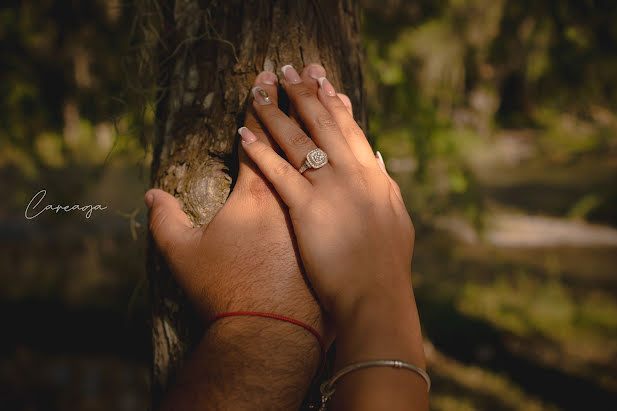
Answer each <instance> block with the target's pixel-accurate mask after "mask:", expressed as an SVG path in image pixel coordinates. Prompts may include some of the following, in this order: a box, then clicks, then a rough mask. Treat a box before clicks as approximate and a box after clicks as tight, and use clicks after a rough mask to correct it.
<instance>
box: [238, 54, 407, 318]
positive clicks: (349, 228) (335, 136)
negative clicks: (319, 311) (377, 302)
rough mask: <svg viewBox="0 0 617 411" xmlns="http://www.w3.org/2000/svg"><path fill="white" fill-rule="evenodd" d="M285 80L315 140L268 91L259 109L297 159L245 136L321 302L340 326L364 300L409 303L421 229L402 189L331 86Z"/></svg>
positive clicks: (290, 74)
mask: <svg viewBox="0 0 617 411" xmlns="http://www.w3.org/2000/svg"><path fill="white" fill-rule="evenodd" d="M305 71H306V70H305ZM284 74H285V79H284V80H282V84H283V86H284V87H285V90H286V92H287V94H288V96H289V98H290V101H291V103H292V106H293V108H294V109H295V111H296V113H297V116H298V118H299V119H300V121H301V123H302V124H303V125H304V127H305V128H306V130H307V131H308V134H309V135H310V137H309V135H307V134H306V133H305V132H304V131H303V129H302V128H301V126H300V125H298V124H297V122H295V121H293V120H292V119H290V118H289V117H287V116H286V115H285V114H284V113H283V112H282V111H281V110H279V108H278V107H277V105H276V104H273V102H272V99H271V98H270V97H269V96H268V92H267V91H266V90H264V89H263V88H256V89H253V93H254V95H255V101H254V103H253V106H254V108H255V111H256V112H257V115H258V116H259V119H260V121H261V123H262V124H263V125H264V126H265V128H267V130H268V132H269V133H270V135H271V136H272V137H273V138H274V139H275V140H276V142H277V143H278V145H279V146H280V147H281V148H282V150H283V151H284V152H285V154H286V155H287V159H288V160H285V159H283V158H282V157H281V156H279V155H278V154H277V153H276V152H275V151H274V150H273V149H272V147H271V146H270V145H269V144H268V142H267V139H265V138H264V137H263V136H258V135H255V134H254V133H252V132H251V130H250V129H249V128H241V129H240V133H241V135H242V139H243V147H244V150H245V151H246V152H247V154H248V155H249V156H250V157H251V158H252V159H253V161H254V162H255V163H256V164H257V166H258V167H259V168H260V169H261V171H262V172H263V174H264V175H265V176H266V178H268V180H270V182H271V183H272V184H273V186H274V187H275V189H276V190H277V191H278V193H279V194H280V196H281V198H282V199H283V201H284V202H285V203H286V204H287V206H288V207H289V214H290V216H291V221H292V224H293V228H294V232H295V235H296V238H297V241H298V247H299V250H300V254H301V256H302V261H303V264H304V267H305V269H306V272H307V275H308V277H309V279H310V282H311V284H312V286H313V288H314V289H315V291H316V293H317V295H318V297H319V300H320V301H321V302H322V304H323V305H324V308H325V309H326V310H327V311H328V312H329V313H330V314H331V315H333V316H334V318H335V321H340V320H343V319H345V318H346V317H348V316H349V315H352V313H353V312H354V310H355V309H356V307H357V303H358V302H360V301H361V300H366V299H371V298H373V297H375V298H387V299H394V300H401V301H403V300H410V296H411V282H410V281H411V280H410V267H411V258H412V252H413V244H414V230H413V225H412V223H411V220H410V218H409V215H408V214H407V211H406V209H405V205H404V203H403V200H402V197H401V193H400V190H399V188H398V186H397V184H396V183H395V182H394V181H393V180H392V179H391V178H390V177H389V176H388V174H387V172H386V170H385V167H384V165H383V161H382V160H381V159H380V158H376V157H375V155H374V154H373V151H372V149H371V147H370V145H369V143H368V141H367V139H366V138H365V136H364V134H363V132H362V130H361V129H360V127H359V126H358V125H357V124H356V122H355V121H354V119H353V116H352V114H351V113H350V110H349V109H348V107H347V106H346V105H345V104H344V103H343V100H341V98H339V97H338V96H337V94H336V92H335V90H334V88H333V87H332V85H331V84H330V83H329V82H328V80H327V79H325V78H324V77H321V78H319V80H317V79H313V78H311V77H310V76H305V75H303V76H302V77H300V76H299V75H298V74H297V72H296V71H295V70H294V69H293V67H291V66H285V67H284ZM318 147H319V148H320V149H322V150H323V151H325V152H326V154H327V155H328V163H327V164H326V165H325V166H323V167H321V168H318V169H308V170H307V171H305V172H304V173H303V174H300V173H299V172H298V169H299V168H300V167H301V166H302V164H303V163H304V161H305V159H306V155H307V153H308V152H310V151H311V150H313V149H315V148H318Z"/></svg>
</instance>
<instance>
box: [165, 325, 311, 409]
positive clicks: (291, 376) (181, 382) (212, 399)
mask: <svg viewBox="0 0 617 411" xmlns="http://www.w3.org/2000/svg"><path fill="white" fill-rule="evenodd" d="M320 356H321V352H320V348H319V345H318V343H317V341H316V339H315V337H313V336H312V335H311V334H310V333H309V332H308V331H306V330H304V329H302V328H301V327H298V326H296V325H294V324H290V323H285V322H282V321H277V320H274V319H270V318H260V317H229V318H221V319H220V320H218V321H216V322H215V323H213V324H212V325H211V326H210V327H209V328H208V329H207V331H206V333H205V334H204V337H203V338H202V341H201V342H200V344H199V346H198V347H197V348H196V349H195V351H194V352H193V353H192V355H191V358H190V359H189V360H188V361H187V362H186V363H185V366H184V368H183V369H182V371H181V373H180V375H179V376H178V377H177V378H176V381H175V382H174V388H173V390H172V391H171V392H170V395H168V398H167V401H166V404H174V406H178V405H179V404H180V405H181V406H180V407H179V409H188V410H190V409H194V408H192V407H197V406H198V404H201V406H202V407H203V405H204V404H208V405H209V406H210V407H212V408H216V406H218V405H222V404H224V405H225V407H230V408H238V409H240V408H255V407H257V408H264V409H272V408H281V406H282V405H283V404H284V407H283V408H298V407H299V405H300V403H301V401H302V399H303V398H304V394H305V392H306V390H307V389H308V387H309V385H310V382H311V379H312V377H313V375H314V373H315V371H316V370H317V368H318V365H319V362H320ZM196 398H199V400H196ZM187 399H190V401H188V400H187ZM195 409H196V408H195Z"/></svg>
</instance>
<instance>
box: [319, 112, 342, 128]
mask: <svg viewBox="0 0 617 411" xmlns="http://www.w3.org/2000/svg"><path fill="white" fill-rule="evenodd" d="M315 122H316V123H317V127H319V128H321V129H332V128H335V127H338V124H337V123H336V121H335V120H334V118H333V117H332V116H331V115H330V113H327V112H324V113H320V114H318V115H317V117H316V118H315Z"/></svg>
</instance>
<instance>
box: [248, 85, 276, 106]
mask: <svg viewBox="0 0 617 411" xmlns="http://www.w3.org/2000/svg"><path fill="white" fill-rule="evenodd" d="M251 91H252V92H253V97H255V101H256V102H257V103H259V104H261V105H262V106H264V105H266V104H272V100H271V99H270V96H269V95H268V92H267V91H266V90H264V89H263V88H261V87H253V88H252V89H251Z"/></svg>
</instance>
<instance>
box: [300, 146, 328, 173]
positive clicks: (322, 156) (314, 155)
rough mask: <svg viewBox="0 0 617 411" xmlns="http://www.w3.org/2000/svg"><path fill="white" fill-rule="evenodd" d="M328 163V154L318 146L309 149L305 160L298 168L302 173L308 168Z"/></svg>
mask: <svg viewBox="0 0 617 411" xmlns="http://www.w3.org/2000/svg"><path fill="white" fill-rule="evenodd" d="M327 163H328V155H327V154H326V153H325V152H324V151H323V150H322V149H320V148H316V149H314V150H311V151H309V153H308V154H307V155H306V161H305V162H304V164H302V167H300V169H299V170H298V171H299V172H300V174H302V173H304V172H305V171H306V170H308V169H309V168H320V167H323V166H325V165H326V164H327Z"/></svg>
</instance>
